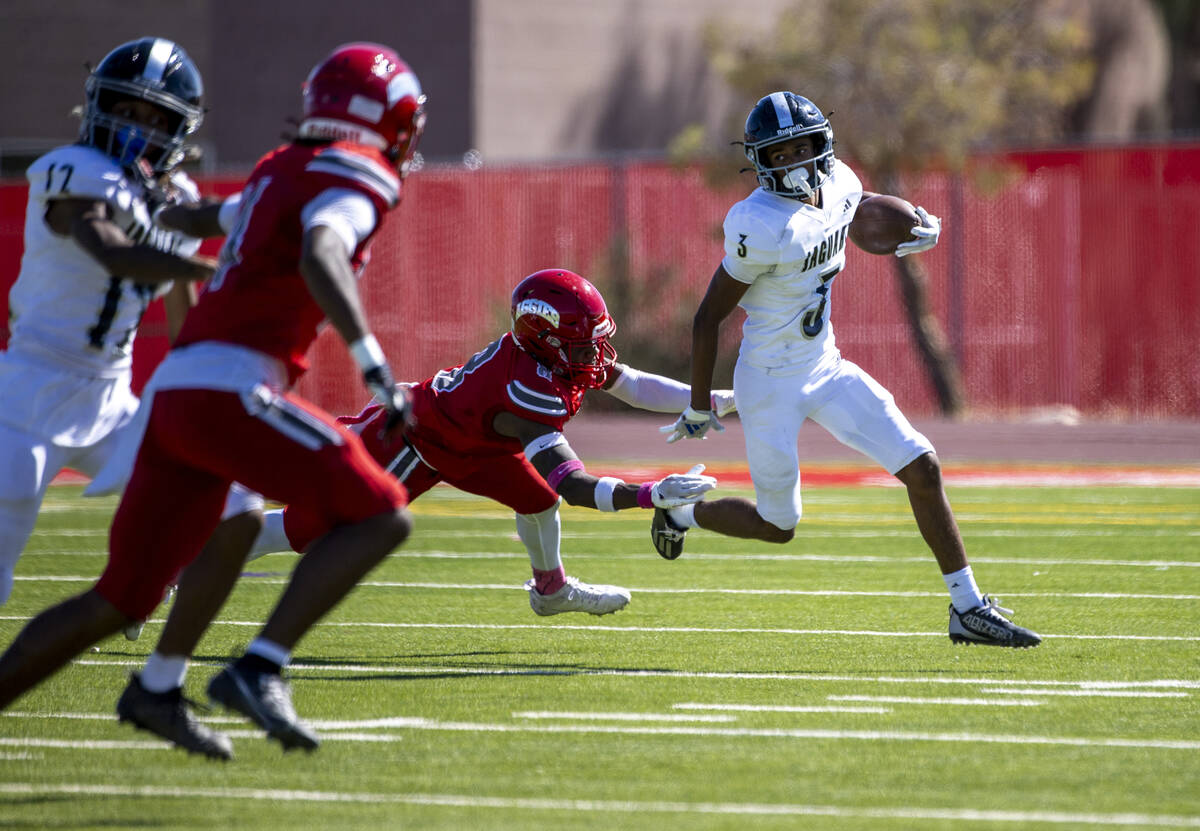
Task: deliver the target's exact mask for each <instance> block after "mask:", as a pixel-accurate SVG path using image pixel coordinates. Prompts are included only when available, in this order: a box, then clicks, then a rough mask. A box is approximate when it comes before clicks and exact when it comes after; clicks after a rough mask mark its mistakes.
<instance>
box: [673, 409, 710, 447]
mask: <svg viewBox="0 0 1200 831" xmlns="http://www.w3.org/2000/svg"><path fill="white" fill-rule="evenodd" d="M710 429H711V430H716V431H717V432H718V433H722V432H724V431H725V428H724V427H722V426H721V422H720V421H718V420H717V416H716V414H715V413H714V412H713V411H712V410H693V409H692V408H691V407H688V408H687V409H686V410H684V411H683V412H682V413H680V415H679V418H677V419H675V423H674V424H668V425H667V426H666V427H659V428H658V432H660V433H670V434H671V435H669V436H667V444H674V443H675V442H677V441H679V440H680V439H702V438H704V434H705V433H707V432H708V431H709V430H710Z"/></svg>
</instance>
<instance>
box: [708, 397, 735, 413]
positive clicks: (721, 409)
mask: <svg viewBox="0 0 1200 831" xmlns="http://www.w3.org/2000/svg"><path fill="white" fill-rule="evenodd" d="M709 400H711V401H712V408H713V412H714V413H716V414H717V417H718V418H724V417H725V416H727V415H729V414H730V413H736V412H737V402H736V401H734V400H733V390H713V391H712V396H711V397H710V399H709Z"/></svg>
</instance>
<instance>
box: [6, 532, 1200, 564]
mask: <svg viewBox="0 0 1200 831" xmlns="http://www.w3.org/2000/svg"><path fill="white" fill-rule="evenodd" d="M913 533H915V532H913ZM913 533H909V534H904V535H903V536H906V537H912V536H913ZM838 534H839V535H840V534H841V532H838ZM1180 535H1182V536H1200V530H1197V531H1187V532H1179V533H1173V534H1170V535H1168V536H1180ZM564 536H569V535H564ZM639 536H641V535H639ZM819 536H820V537H821V538H822V539H828V538H829V534H828V533H825V534H821V535H819ZM967 536H970V535H969V534H968V535H967ZM1021 536H1025V535H1024V534H1022V535H1021ZM1068 536H1069V535H1068ZM25 553H26V555H27V556H37V555H41V556H53V557H106V556H107V554H106V553H105V552H104V551H96V550H87V551H85V550H80V549H52V550H45V551H38V550H36V549H31V550H29V551H26V552H25ZM281 553H283V554H286V555H287V556H289V557H296V556H298V555H297V554H295V552H281ZM268 556H272V557H274V556H278V555H276V554H271V555H268ZM647 556H651V557H652V556H653V555H646V554H642V553H635V554H622V553H601V552H584V551H581V552H575V553H573V554H571V560H572V561H574V560H604V561H606V562H609V561H614V560H646V558H647ZM388 558H389V559H400V560H405V559H409V560H413V559H426V560H521V561H526V560H527V559H528V558H527V556H526V555H525V554H524V553H521V552H516V551H442V550H437V549H431V550H427V551H412V550H409V551H406V550H404V549H401V550H399V551H397V552H395V553H392V554H389V555H388ZM687 559H688V560H733V561H744V560H763V561H779V562H797V563H800V562H811V563H831V564H834V565H855V564H858V563H891V564H897V565H899V564H905V563H922V564H925V565H928V564H929V563H930V562H931V560H930V558H929V557H905V556H889V555H879V554H853V555H850V554H755V553H749V552H741V553H729V554H688V555H687ZM971 562H972V563H988V564H992V565H1020V566H1115V567H1121V568H1124V567H1130V568H1156V569H1164V568H1200V561H1197V560H1102V559H1063V558H1046V557H989V556H986V555H984V556H979V555H974V556H972V557H971Z"/></svg>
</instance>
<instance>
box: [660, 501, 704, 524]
mask: <svg viewBox="0 0 1200 831" xmlns="http://www.w3.org/2000/svg"><path fill="white" fill-rule="evenodd" d="M667 516H669V517H670V518H671V522H674V523H675V524H676V525H678V526H679V527H680V528H699V527H700V523H698V522H696V503H695V502H692V503H690V504H688V505H680V506H679V507H678V508H672V509H671V510H669V511H667Z"/></svg>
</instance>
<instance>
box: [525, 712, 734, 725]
mask: <svg viewBox="0 0 1200 831" xmlns="http://www.w3.org/2000/svg"><path fill="white" fill-rule="evenodd" d="M512 717H513V718H528V719H551V720H563V721H566V720H575V721H682V722H688V721H700V722H724V723H729V722H733V721H737V716H702V715H696V716H684V715H680V714H679V713H580V712H568V711H563V712H559V711H555V710H527V711H522V712H514V713H513V714H512Z"/></svg>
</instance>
